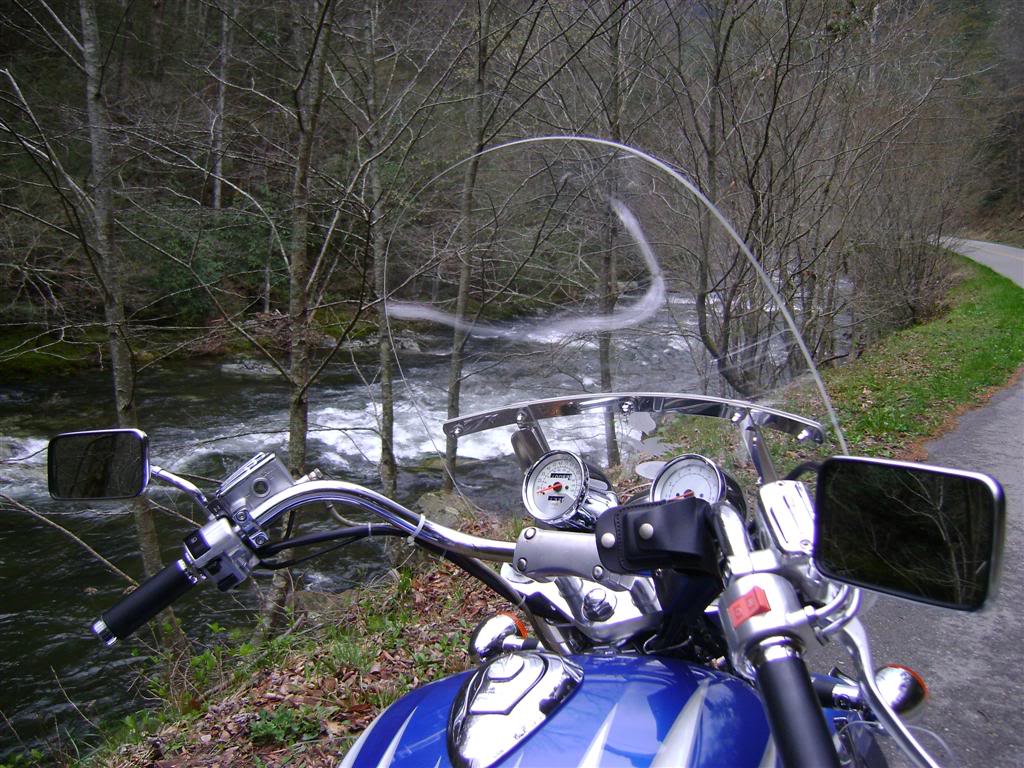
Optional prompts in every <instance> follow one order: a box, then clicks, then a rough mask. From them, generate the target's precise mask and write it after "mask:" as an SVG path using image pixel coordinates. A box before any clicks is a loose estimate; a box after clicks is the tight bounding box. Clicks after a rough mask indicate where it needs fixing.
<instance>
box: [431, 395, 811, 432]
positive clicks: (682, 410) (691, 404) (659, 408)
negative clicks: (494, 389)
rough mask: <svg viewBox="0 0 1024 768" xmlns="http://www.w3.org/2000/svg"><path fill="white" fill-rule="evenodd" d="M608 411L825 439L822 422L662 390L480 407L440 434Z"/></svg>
mask: <svg viewBox="0 0 1024 768" xmlns="http://www.w3.org/2000/svg"><path fill="white" fill-rule="evenodd" d="M608 409H613V410H616V411H617V412H619V413H621V414H629V413H634V412H643V413H679V414H684V415H691V416H710V417H713V418H719V419H729V420H730V421H734V422H739V421H741V420H743V419H745V418H748V417H749V418H750V420H751V421H752V422H753V423H754V424H756V425H757V426H758V427H767V428H768V429H774V430H776V431H779V432H785V433H786V434H789V435H793V436H794V437H796V438H798V439H800V440H813V441H814V442H816V443H822V442H824V440H825V432H824V430H823V429H822V427H821V424H819V423H818V422H816V421H812V420H811V419H805V418H804V417H802V416H797V415H796V414H792V413H787V412H785V411H780V410H777V409H775V408H769V407H767V406H764V405H761V404H759V403H751V402H747V401H744V400H730V399H728V398H724V397H712V396H710V395H689V394H672V393H667V392H611V393H602V394H581V395H574V396H570V397H552V398H545V399H542V400H531V401H528V402H522V403H514V404H512V405H506V406H503V407H501V408H495V409H493V410H489V411H480V412H478V413H471V414H467V415H466V416H459V417H457V418H454V419H449V420H448V421H446V422H445V423H444V432H445V434H446V435H452V436H454V437H462V436H463V435H471V434H473V433H475V432H483V431H485V430H488V429H494V428H495V427H508V426H517V427H519V428H521V429H526V428H528V427H529V426H530V425H531V424H536V423H537V422H538V421H543V420H545V419H553V418H556V417H559V416H577V415H579V414H582V413H587V412H590V411H603V410H608Z"/></svg>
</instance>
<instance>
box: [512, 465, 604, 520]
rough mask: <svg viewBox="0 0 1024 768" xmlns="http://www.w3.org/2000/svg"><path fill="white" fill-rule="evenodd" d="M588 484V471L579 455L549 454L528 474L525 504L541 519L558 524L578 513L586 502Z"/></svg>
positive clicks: (524, 484)
mask: <svg viewBox="0 0 1024 768" xmlns="http://www.w3.org/2000/svg"><path fill="white" fill-rule="evenodd" d="M587 480H588V478H587V470H586V468H585V467H584V466H583V462H582V461H581V460H580V458H579V456H577V455H576V454H574V453H569V452H568V451H551V452H550V453H545V454H544V455H543V456H541V457H540V458H539V459H538V460H537V463H536V464H534V465H533V466H532V467H530V469H529V470H528V471H527V473H526V477H525V479H524V480H523V503H525V504H526V509H527V510H528V511H529V513H530V514H531V515H533V516H534V517H536V518H537V519H539V520H543V521H544V522H556V521H558V520H560V519H562V518H564V517H566V516H567V515H570V514H572V513H573V512H574V511H575V509H576V506H577V505H578V504H579V503H580V501H581V500H582V498H583V493H584V491H585V490H586V487H587Z"/></svg>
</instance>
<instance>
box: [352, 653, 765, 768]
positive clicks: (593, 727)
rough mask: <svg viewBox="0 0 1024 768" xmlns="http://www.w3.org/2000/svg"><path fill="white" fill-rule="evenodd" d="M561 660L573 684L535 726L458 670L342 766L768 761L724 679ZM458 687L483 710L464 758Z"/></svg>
mask: <svg viewBox="0 0 1024 768" xmlns="http://www.w3.org/2000/svg"><path fill="white" fill-rule="evenodd" d="M569 661H570V664H571V665H572V666H573V667H574V668H575V669H576V670H582V673H583V674H582V679H581V680H580V681H579V682H578V684H576V685H575V686H574V688H573V690H572V691H571V693H568V694H566V695H564V696H562V698H561V700H560V701H559V702H557V703H554V702H552V701H551V700H550V699H547V700H544V701H547V702H548V703H547V704H545V703H544V701H542V702H541V704H540V707H539V708H540V709H544V708H545V706H546V707H547V711H546V712H545V714H544V717H543V718H542V720H543V722H540V723H538V724H536V725H534V726H532V727H531V726H529V725H528V724H527V725H524V723H523V722H522V720H521V718H520V717H519V716H518V715H517V714H516V712H515V711H511V712H503V711H502V707H501V706H500V705H499V706H497V708H495V707H494V706H493V705H489V704H488V701H489V700H487V701H485V699H487V696H488V695H489V694H491V693H493V686H492V690H491V691H488V690H486V689H487V687H488V681H487V680H486V679H484V680H483V681H482V682H481V679H480V672H479V671H475V672H474V671H470V672H464V673H462V674H459V675H455V676H453V677H449V678H446V679H444V680H439V681H437V682H434V683H431V684H429V685H425V686H423V687H421V688H418V689H416V690H415V691H413V692H411V693H410V694H408V695H407V696H405V697H403V698H401V699H399V700H398V701H396V702H394V703H393V704H392V705H391V706H390V707H389V708H388V709H387V710H385V711H384V712H383V713H381V715H380V716H379V717H378V718H377V719H376V720H375V721H374V722H373V723H372V724H371V725H370V727H369V728H368V729H367V730H366V731H365V732H364V733H363V735H362V736H361V737H360V738H359V740H358V741H357V742H356V743H355V744H354V745H353V746H352V748H351V749H350V750H349V753H348V755H347V756H346V757H345V759H344V760H343V762H342V764H341V765H342V768H362V767H364V766H373V768H385V767H393V768H432V767H437V768H448V766H451V767H452V768H490V767H491V766H494V767H495V768H545V767H547V766H585V767H590V766H593V767H594V768H597V767H600V768H613V767H614V766H628V767H629V768H645V767H646V766H692V768H705V767H707V768H710V767H711V766H719V767H720V766H730V767H731V768H743V767H744V766H750V768H757V767H758V766H774V765H775V764H776V759H775V749H774V745H773V743H772V740H771V738H770V734H769V727H768V721H767V719H766V716H765V712H764V709H763V707H762V704H761V700H760V698H759V697H758V695H757V693H756V692H755V690H754V689H753V688H752V687H751V686H749V685H748V684H746V683H745V682H743V681H741V680H739V679H737V678H735V677H733V676H731V675H727V674H724V673H720V672H715V671H712V670H708V669H705V668H703V667H699V666H696V665H693V664H688V663H686V662H683V661H678V660H675V659H667V658H666V659H661V658H657V657H650V656H641V657H632V656H611V657H600V656H576V657H570V660H569ZM506 666H507V665H506ZM520 667H522V665H519V664H518V662H517V669H518V668H520ZM496 674H497V673H495V674H492V677H494V676H495V675H496ZM499 677H500V676H499ZM506 677H507V675H506ZM513 679H514V678H509V680H513ZM502 680H504V678H502ZM500 682H501V681H500V680H499V683H500ZM531 684H532V683H531ZM499 687H500V686H499ZM535 687H536V686H535ZM467 690H473V692H474V693H476V694H480V695H479V696H478V697H477V699H476V701H477V702H478V703H477V704H474V705H473V707H474V708H475V709H476V710H482V711H484V712H485V716H484V717H482V718H481V719H482V720H483V721H484V723H485V724H484V725H483V726H475V727H476V728H477V730H478V731H479V730H480V729H481V728H483V729H484V730H485V731H486V732H485V733H483V734H480V733H477V739H478V743H479V744H483V745H484V749H482V750H478V751H477V754H472V753H471V754H469V755H468V756H467V755H466V754H465V753H463V754H460V753H459V750H458V749H457V747H456V746H454V745H452V746H449V741H450V740H451V739H452V738H453V737H452V735H451V734H450V732H449V730H450V729H449V720H450V717H451V713H452V710H453V704H455V710H456V711H459V710H460V708H461V709H462V710H464V711H465V710H467V709H469V708H470V707H468V706H467V705H466V704H465V701H466V696H467V693H466V692H467ZM532 709H534V710H536V709H538V707H536V706H534V707H532ZM453 731H454V732H456V733H459V732H460V729H459V728H455V729H453Z"/></svg>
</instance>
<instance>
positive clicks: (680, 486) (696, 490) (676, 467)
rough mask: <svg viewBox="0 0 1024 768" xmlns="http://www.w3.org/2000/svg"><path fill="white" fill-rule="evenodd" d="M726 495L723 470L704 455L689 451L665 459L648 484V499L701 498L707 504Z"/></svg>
mask: <svg viewBox="0 0 1024 768" xmlns="http://www.w3.org/2000/svg"><path fill="white" fill-rule="evenodd" d="M724 496H725V476H724V475H723V474H722V470H720V469H719V468H718V466H717V465H716V464H715V463H714V462H713V461H711V460H710V459H705V458H704V457H703V456H698V455H697V454H695V453H690V454H687V455H685V456H679V457H677V458H675V459H672V461H670V462H668V463H667V464H666V465H665V466H664V467H662V468H661V471H660V472H658V475H657V477H655V478H654V482H653V483H652V484H651V493H650V498H651V501H665V500H667V499H678V498H683V499H689V498H697V499H704V501H707V502H708V503H712V504H713V503H714V502H716V501H721V499H722V498H723V497H724Z"/></svg>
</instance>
